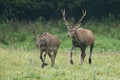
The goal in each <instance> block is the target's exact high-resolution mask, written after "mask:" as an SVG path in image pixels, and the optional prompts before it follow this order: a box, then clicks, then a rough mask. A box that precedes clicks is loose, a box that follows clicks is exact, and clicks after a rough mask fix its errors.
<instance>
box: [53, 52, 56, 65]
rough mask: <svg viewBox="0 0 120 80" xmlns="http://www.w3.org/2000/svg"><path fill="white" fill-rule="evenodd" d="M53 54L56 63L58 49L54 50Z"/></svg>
mask: <svg viewBox="0 0 120 80" xmlns="http://www.w3.org/2000/svg"><path fill="white" fill-rule="evenodd" d="M53 54H54V64H55V58H56V55H57V50H55V51H54V52H53Z"/></svg>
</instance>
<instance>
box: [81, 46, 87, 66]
mask: <svg viewBox="0 0 120 80" xmlns="http://www.w3.org/2000/svg"><path fill="white" fill-rule="evenodd" d="M85 49H86V48H85V47H82V48H81V52H82V53H81V64H82V63H83V62H84V59H85V56H86V53H85Z"/></svg>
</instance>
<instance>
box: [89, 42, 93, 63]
mask: <svg viewBox="0 0 120 80" xmlns="http://www.w3.org/2000/svg"><path fill="white" fill-rule="evenodd" d="M93 46H94V44H92V45H90V55H89V64H92V60H91V55H92V50H93Z"/></svg>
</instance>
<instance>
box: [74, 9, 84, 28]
mask: <svg viewBox="0 0 120 80" xmlns="http://www.w3.org/2000/svg"><path fill="white" fill-rule="evenodd" d="M82 13H83V15H82V17H81V19H80V20H79V21H78V22H77V23H76V24H75V26H74V27H79V26H80V25H81V22H82V20H83V18H84V17H85V16H86V10H82Z"/></svg>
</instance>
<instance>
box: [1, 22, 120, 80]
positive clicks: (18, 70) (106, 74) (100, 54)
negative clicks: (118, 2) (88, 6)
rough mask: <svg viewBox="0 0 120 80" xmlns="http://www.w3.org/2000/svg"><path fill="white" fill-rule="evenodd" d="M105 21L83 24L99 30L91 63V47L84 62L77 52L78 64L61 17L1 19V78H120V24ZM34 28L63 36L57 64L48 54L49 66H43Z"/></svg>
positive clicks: (79, 79) (14, 79) (41, 79)
mask: <svg viewBox="0 0 120 80" xmlns="http://www.w3.org/2000/svg"><path fill="white" fill-rule="evenodd" d="M103 22H104V20H103ZM103 22H101V23H99V22H96V23H93V22H87V23H86V24H84V23H83V25H82V27H84V28H88V29H91V30H92V31H93V32H94V34H95V45H94V50H93V54H92V62H93V63H92V64H91V65H89V63H88V55H89V48H87V50H86V53H87V55H86V58H85V61H84V64H82V65H81V64H80V50H79V49H76V51H75V54H74V55H73V61H74V64H73V65H71V64H70V62H69V59H70V49H71V39H70V38H68V37H67V28H66V26H65V25H64V23H63V22H62V21H61V20H60V21H58V22H53V21H50V22H49V21H48V22H47V23H46V22H42V20H38V21H35V22H28V23H27V22H21V23H20V22H17V21H6V22H3V23H0V35H1V36H0V80H119V79H120V68H119V67H120V36H119V35H120V24H118V23H119V22H114V21H113V22H111V21H109V22H104V23H103ZM33 31H35V32H36V33H37V34H42V33H43V32H45V31H48V32H51V33H53V34H56V35H57V37H58V38H59V39H60V42H61V45H60V48H59V51H58V55H57V57H56V64H55V66H54V67H51V61H50V59H49V57H48V56H47V58H46V61H47V63H48V66H45V68H41V61H40V59H39V49H37V48H36V47H35V36H34V35H33V34H32V32H33Z"/></svg>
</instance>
